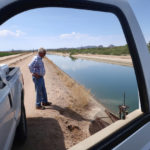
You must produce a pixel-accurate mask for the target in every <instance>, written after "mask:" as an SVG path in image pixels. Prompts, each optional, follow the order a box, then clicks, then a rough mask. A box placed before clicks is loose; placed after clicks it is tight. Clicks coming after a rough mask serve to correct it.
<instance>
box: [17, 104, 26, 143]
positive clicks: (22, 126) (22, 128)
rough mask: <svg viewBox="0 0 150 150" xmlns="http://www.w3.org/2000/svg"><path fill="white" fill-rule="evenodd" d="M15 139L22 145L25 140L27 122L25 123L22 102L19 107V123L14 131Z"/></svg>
mask: <svg viewBox="0 0 150 150" xmlns="http://www.w3.org/2000/svg"><path fill="white" fill-rule="evenodd" d="M16 138H17V141H19V143H24V142H25V140H26V138H27V122H26V113H25V107H24V104H23V102H22V105H21V117H20V122H19V125H18V127H17V130H16Z"/></svg>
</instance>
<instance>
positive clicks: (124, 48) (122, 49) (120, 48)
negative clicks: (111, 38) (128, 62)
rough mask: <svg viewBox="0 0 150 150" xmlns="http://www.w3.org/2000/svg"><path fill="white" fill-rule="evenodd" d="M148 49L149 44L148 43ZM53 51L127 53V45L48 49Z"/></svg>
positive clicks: (70, 53)
mask: <svg viewBox="0 0 150 150" xmlns="http://www.w3.org/2000/svg"><path fill="white" fill-rule="evenodd" d="M148 48H149V51H150V45H148ZM48 51H53V52H61V53H69V55H70V56H72V55H76V54H100V55H117V56H121V55H129V49H128V46H127V45H125V46H115V47H112V48H111V47H103V48H98V47H97V48H87V49H73V48H68V49H56V50H48Z"/></svg>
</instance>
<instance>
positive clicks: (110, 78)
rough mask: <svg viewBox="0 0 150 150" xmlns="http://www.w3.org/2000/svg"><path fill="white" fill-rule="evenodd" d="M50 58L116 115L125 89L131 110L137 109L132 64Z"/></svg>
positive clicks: (136, 94) (55, 56) (135, 84)
mask: <svg viewBox="0 0 150 150" xmlns="http://www.w3.org/2000/svg"><path fill="white" fill-rule="evenodd" d="M47 57H48V58H49V59H50V60H51V61H52V62H53V63H55V64H56V65H57V66H58V67H59V68H60V69H62V70H63V71H64V72H65V73H67V74H68V75H69V76H71V77H72V78H73V79H74V80H76V81H77V82H78V83H80V84H82V85H84V86H85V87H86V88H87V89H90V91H91V93H92V94H93V95H94V97H95V99H97V101H99V102H100V103H101V104H103V105H104V106H105V107H106V108H108V109H109V110H110V111H112V112H113V113H115V114H116V115H117V114H118V105H121V104H123V93H124V92H125V95H126V101H125V102H126V105H128V106H129V112H132V111H133V110H135V109H137V108H138V88H137V82H136V77H135V73H134V69H133V68H132V67H127V66H121V65H114V64H109V63H103V62H96V61H92V60H84V59H72V58H70V57H67V56H59V55H47Z"/></svg>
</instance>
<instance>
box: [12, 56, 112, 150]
mask: <svg viewBox="0 0 150 150" xmlns="http://www.w3.org/2000/svg"><path fill="white" fill-rule="evenodd" d="M32 57H33V54H32V55H31V54H30V55H28V57H25V56H24V58H23V59H20V60H18V61H17V63H12V64H11V65H12V66H19V67H20V68H21V72H22V73H23V77H24V89H25V108H26V115H27V125H28V138H27V141H26V142H25V144H24V145H23V146H19V145H17V144H14V145H13V148H12V150H65V149H68V148H70V147H71V146H73V145H75V144H77V143H79V142H80V141H82V140H83V139H85V138H87V137H88V136H90V135H91V134H93V133H95V132H96V131H97V128H96V126H93V124H92V123H93V119H94V116H95V115H96V114H97V113H98V112H101V113H100V115H101V117H103V118H104V119H105V120H103V122H104V124H105V126H107V125H108V123H112V121H111V119H110V118H109V117H108V116H107V114H106V113H105V111H104V109H105V108H104V107H103V106H101V105H99V104H97V103H96V102H95V101H94V100H91V99H92V97H91V96H90V93H89V92H88V91H86V90H85V88H84V87H82V86H81V85H79V84H77V83H75V81H74V80H72V79H71V78H70V77H69V76H67V75H66V74H64V73H63V72H62V71H60V70H59V69H58V68H57V67H56V66H55V65H54V64H52V63H51V62H50V61H49V60H48V59H44V64H45V68H46V75H45V82H46V89H47V94H48V101H50V102H52V103H53V105H52V106H49V107H47V109H45V110H36V109H35V89H34V84H33V82H32V77H31V74H30V72H29V69H28V64H29V63H30V62H31V60H32ZM102 127H103V126H102Z"/></svg>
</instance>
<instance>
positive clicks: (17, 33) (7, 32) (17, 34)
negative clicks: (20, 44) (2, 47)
mask: <svg viewBox="0 0 150 150" xmlns="http://www.w3.org/2000/svg"><path fill="white" fill-rule="evenodd" d="M22 35H25V33H24V32H22V31H20V30H16V31H15V32H13V31H10V30H6V29H4V30H0V37H10V36H12V37H20V36H22Z"/></svg>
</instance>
